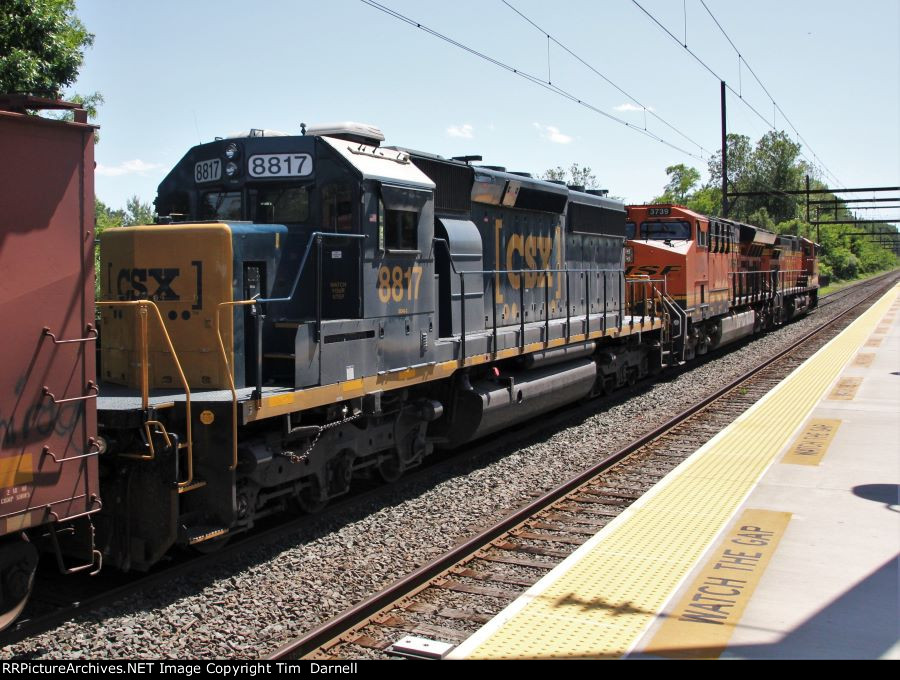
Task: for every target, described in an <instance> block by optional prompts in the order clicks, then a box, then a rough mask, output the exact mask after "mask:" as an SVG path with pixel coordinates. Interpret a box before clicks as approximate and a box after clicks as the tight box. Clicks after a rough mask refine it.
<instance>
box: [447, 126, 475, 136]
mask: <svg viewBox="0 0 900 680" xmlns="http://www.w3.org/2000/svg"><path fill="white" fill-rule="evenodd" d="M447 134H448V135H450V136H451V137H461V138H462V139H472V138H473V137H474V136H475V128H473V127H472V126H471V125H469V124H465V125H451V126H450V127H448V128H447Z"/></svg>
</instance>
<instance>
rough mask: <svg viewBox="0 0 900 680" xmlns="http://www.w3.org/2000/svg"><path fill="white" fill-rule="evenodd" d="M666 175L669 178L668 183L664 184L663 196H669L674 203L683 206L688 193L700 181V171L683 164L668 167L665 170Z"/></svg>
mask: <svg viewBox="0 0 900 680" xmlns="http://www.w3.org/2000/svg"><path fill="white" fill-rule="evenodd" d="M666 174H667V175H668V176H669V183H668V184H666V189H665V194H664V195H666V196H671V197H672V198H673V199H675V200H674V201H673V202H676V203H682V204H683V203H684V202H685V200H686V196H687V194H688V192H689V191H690V190H691V189H693V188H694V187H695V186H697V183H698V182H699V181H700V171H699V170H697V168H690V167H688V166H686V165H685V164H684V163H679V164H678V165H670V166H669V167H668V168H666Z"/></svg>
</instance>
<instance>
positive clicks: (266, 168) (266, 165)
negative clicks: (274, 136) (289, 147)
mask: <svg viewBox="0 0 900 680" xmlns="http://www.w3.org/2000/svg"><path fill="white" fill-rule="evenodd" d="M247 171H248V172H249V173H250V176H251V177H306V176H308V175H311V174H312V171H313V159H312V156H310V155H309V154H308V153H269V154H257V155H255V156H250V158H248V159H247Z"/></svg>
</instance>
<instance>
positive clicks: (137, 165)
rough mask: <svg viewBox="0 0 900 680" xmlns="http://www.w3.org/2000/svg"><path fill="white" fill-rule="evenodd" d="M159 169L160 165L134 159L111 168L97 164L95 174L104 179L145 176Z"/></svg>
mask: <svg viewBox="0 0 900 680" xmlns="http://www.w3.org/2000/svg"><path fill="white" fill-rule="evenodd" d="M161 167H162V165H160V164H159V163H147V162H145V161H142V160H140V159H139V158H135V159H134V160H132V161H125V162H123V163H119V164H118V165H113V166H108V165H103V164H102V163H97V169H96V170H95V172H96V173H97V174H98V175H103V176H104V177H120V176H121V175H146V174H147V173H148V172H150V171H151V170H156V169H157V168H161Z"/></svg>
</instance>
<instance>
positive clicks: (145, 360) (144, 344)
mask: <svg viewBox="0 0 900 680" xmlns="http://www.w3.org/2000/svg"><path fill="white" fill-rule="evenodd" d="M97 306H98V307H138V308H139V310H140V311H139V315H140V318H141V405H142V408H143V409H144V410H146V409H147V408H148V406H149V402H150V367H149V345H148V339H147V310H148V309H152V310H153V311H154V313H155V314H156V319H157V321H159V327H160V328H161V329H162V334H163V338H164V339H165V341H166V345H168V347H169V352H170V353H171V354H172V360H173V361H174V362H175V368H176V369H178V376H179V377H180V378H181V384H182V386H183V387H184V408H185V421H186V425H185V429H186V431H185V436H186V438H187V464H188V478H187V479H186V480H185V481H183V482H179V481H178V480H175V481H176V484H177V485H178V487H179V488H184V487H187V486H190V485H191V484H192V483H193V481H194V442H193V438H192V436H191V389H190V387H189V386H188V381H187V378H185V376H184V371H183V370H181V362H180V361H178V355H177V354H176V353H175V347H174V346H173V345H172V339H171V338H170V337H169V331H168V330H167V329H166V324H165V322H164V321H163V318H162V314H160V313H159V307H157V306H156V303H155V302H153V301H151V300H121V301H119V300H116V301H108V300H105V301H102V302H98V303H97ZM175 455H178V452H177V451H176V452H175Z"/></svg>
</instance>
